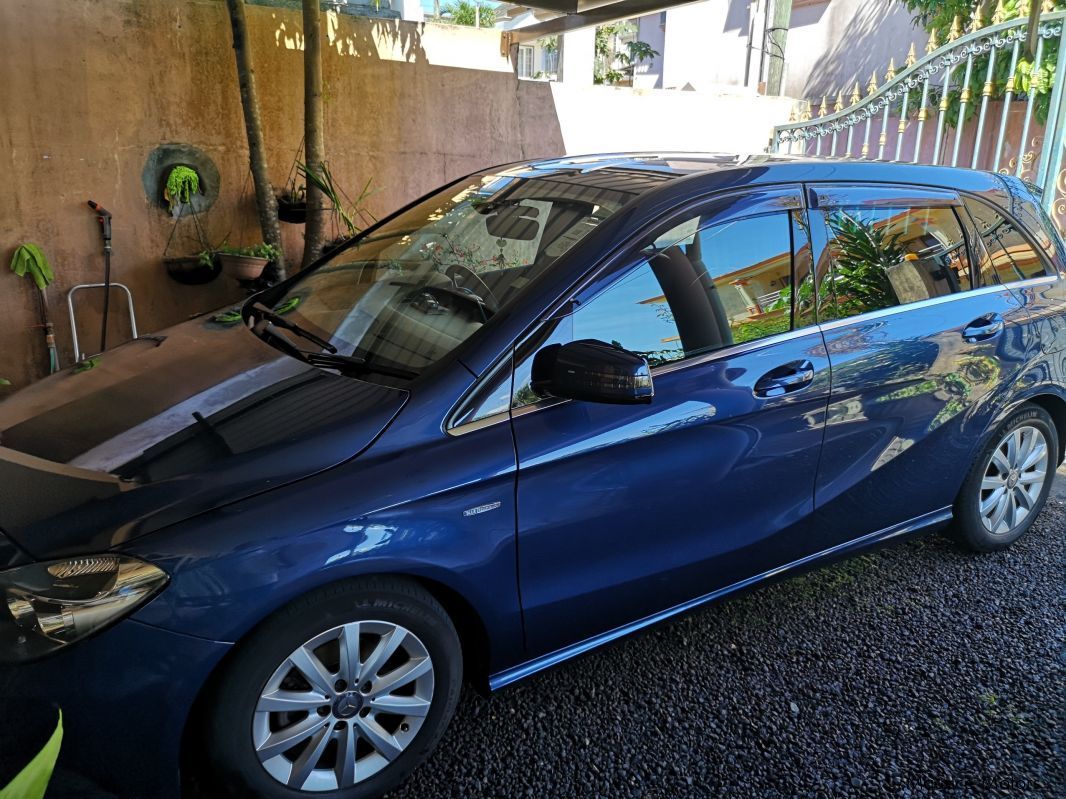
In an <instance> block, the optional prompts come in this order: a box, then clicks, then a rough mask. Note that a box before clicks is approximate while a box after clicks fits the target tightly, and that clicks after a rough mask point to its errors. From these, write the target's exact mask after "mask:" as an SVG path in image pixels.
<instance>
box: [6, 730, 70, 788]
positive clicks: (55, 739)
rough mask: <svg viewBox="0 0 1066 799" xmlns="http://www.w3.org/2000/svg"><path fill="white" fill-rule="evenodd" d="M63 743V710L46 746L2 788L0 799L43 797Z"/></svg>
mask: <svg viewBox="0 0 1066 799" xmlns="http://www.w3.org/2000/svg"><path fill="white" fill-rule="evenodd" d="M62 743H63V711H60V712H59V720H58V721H57V722H56V728H55V731H54V732H53V733H52V735H51V737H50V738H49V739H48V743H46V744H45V745H44V748H43V749H41V751H40V752H38V753H37V755H36V756H35V757H34V758H33V760H31V761H30V762H29V763H28V764H27V766H26V767H25V768H24V769H22V771H20V772H19V773H18V774H16V775H15V779H13V780H12V781H11V782H9V783H8V784H7V787H6V788H0V799H43V797H44V794H45V791H47V790H48V782H49V780H51V779H52V770H53V769H54V768H55V765H56V760H57V759H58V758H59V747H60V746H61V745H62Z"/></svg>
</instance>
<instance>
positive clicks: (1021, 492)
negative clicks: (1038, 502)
mask: <svg viewBox="0 0 1066 799" xmlns="http://www.w3.org/2000/svg"><path fill="white" fill-rule="evenodd" d="M1014 499H1015V505H1019V506H1021V507H1022V508H1024V509H1025V510H1026V512H1028V511H1030V510H1032V509H1033V504H1034V503H1033V498H1032V497H1031V496H1029V492H1028V491H1026V490H1025V489H1024V488H1022V487H1021V486H1020V485H1017V486H1015V487H1014Z"/></svg>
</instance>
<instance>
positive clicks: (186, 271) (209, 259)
mask: <svg viewBox="0 0 1066 799" xmlns="http://www.w3.org/2000/svg"><path fill="white" fill-rule="evenodd" d="M180 168H183V167H175V168H174V170H172V171H171V177H170V178H168V180H167V183H168V184H169V183H171V182H172V181H173V176H174V173H175V172H177V170H178V169H180ZM188 171H189V172H192V170H188ZM192 174H193V175H195V174H196V173H195V172H192ZM196 185H197V188H198V187H199V183H198V182H197V184H196ZM182 186H184V187H185V189H188V190H189V191H191V187H190V186H189V184H188V183H185V182H181V183H176V187H175V193H174V194H171V193H170V189H169V188H168V189H167V194H168V195H169V197H168V201H170V199H171V198H176V199H175V201H176V203H177V206H176V207H177V214H175V217H174V227H173V228H172V229H171V231H170V236H169V238H167V245H166V247H164V248H163V266H164V267H166V270H167V274H168V275H170V277H171V278H172V279H173V280H175V281H177V282H178V283H182V284H183V285H186V286H196V285H202V284H204V283H210V282H211V281H212V280H214V279H215V278H216V277H218V276H219V274H221V272H222V267H221V266H220V265H219V263H218V261H217V259H216V258H215V253H214V251H213V250H212V249H211V247H210V245H209V244H208V243H207V233H206V232H205V231H204V227H203V225H202V224H201V223H200V215H199V214H198V213H196V209H195V208H194V207H193V206H192V204H191V202H190V201H189V200H190V199H191V197H192V194H189V193H185V189H183V188H181V187H182ZM182 197H184V198H185V199H181V198H182ZM186 212H188V213H189V216H190V217H191V218H192V222H193V226H194V227H195V229H196V238H197V239H198V241H199V246H200V251H199V252H197V253H195V254H193V255H169V256H168V255H167V253H168V252H169V251H170V245H171V244H172V243H173V241H174V235H175V234H176V233H177V232H178V226H179V224H180V222H181V219H182V217H183V216H184V215H185V213H186Z"/></svg>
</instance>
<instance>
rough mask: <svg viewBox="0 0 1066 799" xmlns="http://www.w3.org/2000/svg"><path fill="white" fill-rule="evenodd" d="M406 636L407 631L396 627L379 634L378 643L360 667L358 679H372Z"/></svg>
mask: <svg viewBox="0 0 1066 799" xmlns="http://www.w3.org/2000/svg"><path fill="white" fill-rule="evenodd" d="M406 637H407V631H406V630H400V629H398V628H396V629H393V630H391V631H390V632H388V633H386V634H385V635H383V636H381V640H380V641H378V645H377V646H376V647H374V651H373V652H371V653H370V655H369V657H367V659H366V662H365V663H363V665H362V668H360V670H359V680H360V681H362V680H373V679H374V678H375V677H377V676H378V672H379V671H381V667H382V666H384V665H385V664H386V663H387V662H388V660H389V658H391V657H392V656H393V655H394V654H396V650H397V649H399V648H400V645H401V644H403V640H404V639H405V638H406Z"/></svg>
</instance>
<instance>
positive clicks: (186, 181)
mask: <svg viewBox="0 0 1066 799" xmlns="http://www.w3.org/2000/svg"><path fill="white" fill-rule="evenodd" d="M199 193H200V176H199V175H197V174H196V170H194V169H190V168H189V167H187V166H181V165H180V164H179V165H178V166H176V167H174V168H173V169H171V170H170V174H169V175H167V187H166V192H165V194H166V200H167V203H168V204H169V206H170V212H171V213H173V212H174V209H175V208H177V207H178V205H179V204H182V203H189V202H191V201H192V198H193V195H195V194H199Z"/></svg>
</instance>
